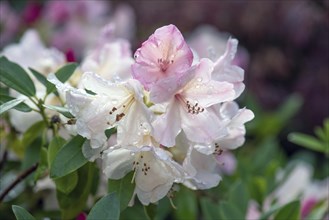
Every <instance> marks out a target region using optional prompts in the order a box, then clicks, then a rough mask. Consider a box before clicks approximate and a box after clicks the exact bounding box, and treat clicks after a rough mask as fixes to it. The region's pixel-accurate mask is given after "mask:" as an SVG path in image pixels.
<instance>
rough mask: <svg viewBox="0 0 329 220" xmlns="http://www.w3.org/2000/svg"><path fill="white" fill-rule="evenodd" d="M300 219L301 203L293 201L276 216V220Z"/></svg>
mask: <svg viewBox="0 0 329 220" xmlns="http://www.w3.org/2000/svg"><path fill="white" fill-rule="evenodd" d="M282 219H291V220H295V219H296V220H298V219H300V201H293V202H290V203H288V204H286V205H285V206H283V207H282V208H281V209H280V210H279V212H278V213H277V214H276V215H275V216H274V220H282Z"/></svg>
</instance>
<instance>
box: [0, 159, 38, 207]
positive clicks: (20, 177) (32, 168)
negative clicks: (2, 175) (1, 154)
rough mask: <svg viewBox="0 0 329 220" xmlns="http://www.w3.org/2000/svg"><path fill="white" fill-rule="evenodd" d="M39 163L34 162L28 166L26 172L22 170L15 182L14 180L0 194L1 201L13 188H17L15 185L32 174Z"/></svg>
mask: <svg viewBox="0 0 329 220" xmlns="http://www.w3.org/2000/svg"><path fill="white" fill-rule="evenodd" d="M38 165H39V164H38V163H36V164H34V165H33V166H31V167H30V168H28V169H27V170H25V171H24V172H22V173H21V174H19V175H18V176H17V178H16V179H15V181H14V182H12V183H11V184H10V185H9V186H8V187H7V188H6V189H5V190H4V191H3V193H1V195H0V203H1V202H2V200H3V199H4V198H5V197H6V195H7V194H8V193H9V192H10V191H11V190H12V189H13V188H15V186H16V185H17V184H18V183H20V182H21V181H22V180H24V179H25V178H26V177H27V176H28V175H30V174H31V173H33V172H34V171H35V170H36V169H37V167H38Z"/></svg>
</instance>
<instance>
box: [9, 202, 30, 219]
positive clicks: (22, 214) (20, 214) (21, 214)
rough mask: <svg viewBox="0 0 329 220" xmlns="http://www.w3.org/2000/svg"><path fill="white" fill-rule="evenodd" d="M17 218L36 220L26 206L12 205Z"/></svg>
mask: <svg viewBox="0 0 329 220" xmlns="http://www.w3.org/2000/svg"><path fill="white" fill-rule="evenodd" d="M11 208H12V210H13V212H14V214H15V217H16V219H17V220H35V218H34V217H33V216H32V215H31V214H30V213H29V212H28V211H26V210H25V209H24V208H22V207H20V206H18V205H12V206H11Z"/></svg>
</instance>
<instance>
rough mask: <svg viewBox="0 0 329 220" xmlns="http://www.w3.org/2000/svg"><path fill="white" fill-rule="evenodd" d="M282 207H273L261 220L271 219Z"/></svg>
mask: <svg viewBox="0 0 329 220" xmlns="http://www.w3.org/2000/svg"><path fill="white" fill-rule="evenodd" d="M281 208H282V206H279V205H272V206H271V207H270V209H269V210H267V211H266V212H265V213H263V214H262V215H261V216H260V217H259V220H267V219H269V217H271V215H272V214H274V213H276V212H277V211H278V210H280V209H281Z"/></svg>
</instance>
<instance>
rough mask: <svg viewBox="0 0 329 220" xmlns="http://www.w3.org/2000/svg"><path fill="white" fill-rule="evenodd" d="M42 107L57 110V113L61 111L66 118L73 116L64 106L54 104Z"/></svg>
mask: <svg viewBox="0 0 329 220" xmlns="http://www.w3.org/2000/svg"><path fill="white" fill-rule="evenodd" d="M43 106H44V107H46V108H48V109H51V110H54V111H57V112H59V113H61V114H62V115H64V116H65V117H67V118H74V116H73V115H72V114H71V113H70V112H69V110H68V109H67V108H65V107H62V106H55V105H43Z"/></svg>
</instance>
